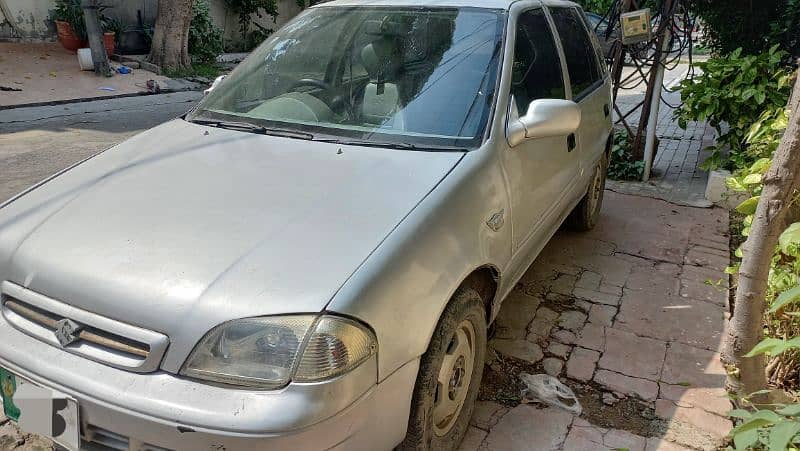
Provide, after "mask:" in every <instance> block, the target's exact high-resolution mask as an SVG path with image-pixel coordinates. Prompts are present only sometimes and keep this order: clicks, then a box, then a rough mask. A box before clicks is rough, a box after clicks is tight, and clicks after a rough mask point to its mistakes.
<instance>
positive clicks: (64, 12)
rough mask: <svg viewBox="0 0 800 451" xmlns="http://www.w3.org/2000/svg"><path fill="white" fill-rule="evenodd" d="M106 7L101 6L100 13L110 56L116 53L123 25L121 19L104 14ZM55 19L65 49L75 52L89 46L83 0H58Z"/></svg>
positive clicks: (104, 40) (54, 14) (104, 44)
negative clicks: (117, 38) (116, 44)
mask: <svg viewBox="0 0 800 451" xmlns="http://www.w3.org/2000/svg"><path fill="white" fill-rule="evenodd" d="M106 8H107V7H106V6H100V7H99V9H98V14H99V15H100V26H101V27H102V29H103V46H104V47H105V48H106V53H107V54H108V55H109V56H110V55H112V54H113V53H114V47H115V43H116V37H117V36H119V33H118V31H120V30H121V28H122V25H121V24H120V23H119V21H117V20H115V19H112V18H109V17H106V16H105V15H103V11H104V10H105V9H106ZM53 19H54V21H55V23H56V30H57V31H58V41H59V42H61V45H62V46H64V48H65V49H67V50H69V51H70V52H72V53H75V52H77V51H78V49H81V48H86V47H88V46H89V43H88V42H89V41H88V39H87V37H86V23H85V22H84V20H83V7H82V6H81V0H56V8H55V10H54V12H53Z"/></svg>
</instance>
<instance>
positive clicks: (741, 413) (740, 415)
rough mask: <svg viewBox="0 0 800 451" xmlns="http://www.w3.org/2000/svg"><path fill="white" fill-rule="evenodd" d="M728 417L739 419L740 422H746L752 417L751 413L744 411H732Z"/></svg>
mask: <svg viewBox="0 0 800 451" xmlns="http://www.w3.org/2000/svg"><path fill="white" fill-rule="evenodd" d="M728 416H729V417H731V418H739V419H742V420H746V419H748V418H750V417H752V416H753V412H751V411H749V410H744V409H733V410H731V411H730V412H728Z"/></svg>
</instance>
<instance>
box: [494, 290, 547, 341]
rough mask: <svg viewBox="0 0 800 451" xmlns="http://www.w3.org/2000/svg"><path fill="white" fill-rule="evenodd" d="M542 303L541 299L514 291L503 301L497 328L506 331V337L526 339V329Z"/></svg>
mask: <svg viewBox="0 0 800 451" xmlns="http://www.w3.org/2000/svg"><path fill="white" fill-rule="evenodd" d="M541 302H542V300H541V299H539V298H536V297H533V296H529V295H527V294H525V293H524V292H522V291H521V290H513V291H512V292H511V293H510V294H509V295H508V297H507V298H506V299H505V300H504V301H503V308H501V309H500V312H499V313H498V314H497V319H496V322H497V327H499V328H500V327H502V328H503V329H504V337H505V338H525V328H526V327H528V324H529V323H530V322H531V321H532V320H533V317H534V316H535V315H536V309H538V308H539V304H540V303H541Z"/></svg>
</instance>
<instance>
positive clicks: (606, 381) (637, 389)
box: [573, 353, 658, 401]
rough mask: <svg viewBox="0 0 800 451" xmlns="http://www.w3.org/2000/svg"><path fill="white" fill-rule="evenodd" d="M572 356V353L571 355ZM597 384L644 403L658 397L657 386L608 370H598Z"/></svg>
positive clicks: (644, 380)
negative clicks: (632, 396) (636, 398)
mask: <svg viewBox="0 0 800 451" xmlns="http://www.w3.org/2000/svg"><path fill="white" fill-rule="evenodd" d="M573 355H574V353H573ZM594 381H595V382H597V383H598V384H600V385H602V386H604V387H606V388H608V389H609V390H613V391H615V392H619V393H624V394H626V395H635V396H638V397H639V398H641V399H643V400H645V401H655V400H656V397H657V396H658V384H656V383H655V382H653V381H649V380H646V379H639V378H635V377H630V376H626V375H624V374H619V373H615V372H613V371H608V370H598V371H597V374H595V376H594Z"/></svg>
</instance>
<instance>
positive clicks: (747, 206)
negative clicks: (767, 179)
mask: <svg viewBox="0 0 800 451" xmlns="http://www.w3.org/2000/svg"><path fill="white" fill-rule="evenodd" d="M758 198H759V196H755V197H751V198H750V199H747V200H746V201H744V202H742V203H741V204H739V205H738V206H737V207H736V211H738V212H739V213H741V214H743V215H752V214H753V213H755V212H756V207H758Z"/></svg>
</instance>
